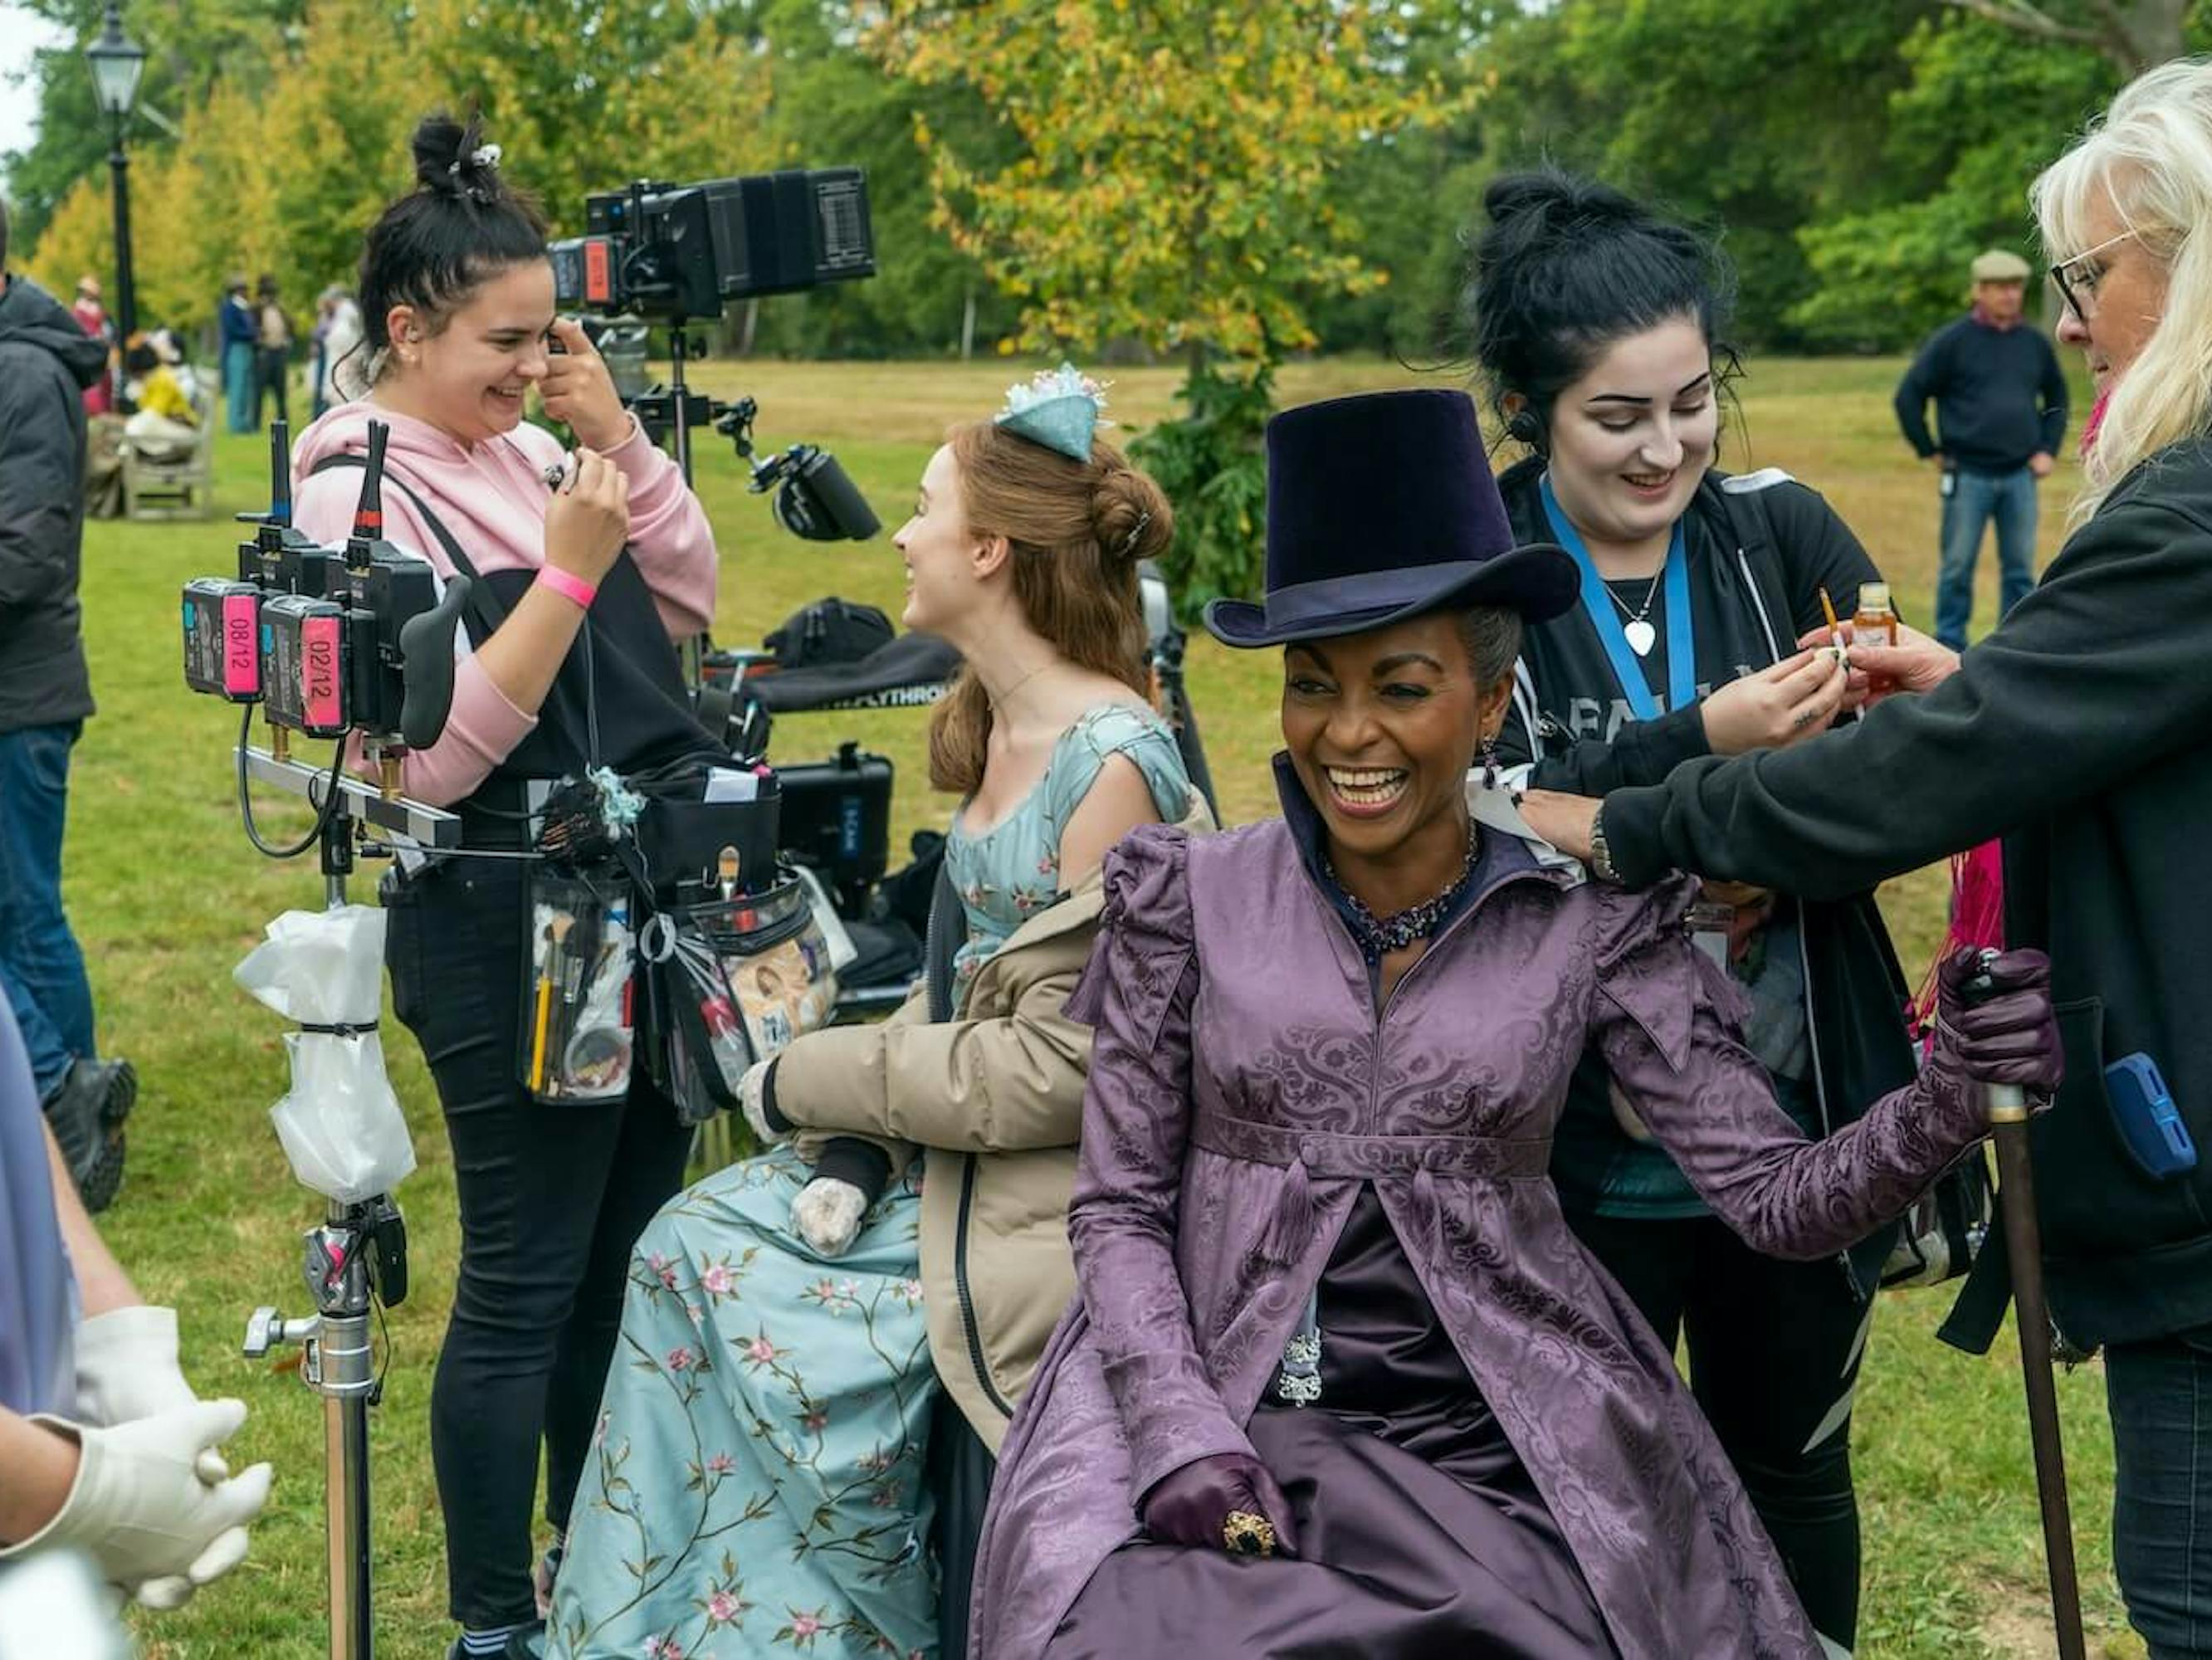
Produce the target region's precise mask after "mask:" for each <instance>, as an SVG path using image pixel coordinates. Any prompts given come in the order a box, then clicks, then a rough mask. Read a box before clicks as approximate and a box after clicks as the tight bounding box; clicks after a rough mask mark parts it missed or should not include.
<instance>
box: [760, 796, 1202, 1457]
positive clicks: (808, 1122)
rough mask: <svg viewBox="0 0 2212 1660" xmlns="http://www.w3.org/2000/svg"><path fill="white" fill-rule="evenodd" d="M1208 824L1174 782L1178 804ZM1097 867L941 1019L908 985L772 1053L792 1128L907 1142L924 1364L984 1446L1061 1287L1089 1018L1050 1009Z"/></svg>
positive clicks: (1067, 1262) (1080, 956)
mask: <svg viewBox="0 0 2212 1660" xmlns="http://www.w3.org/2000/svg"><path fill="white" fill-rule="evenodd" d="M1182 823H1183V825H1184V827H1185V828H1187V829H1188V830H1192V831H1194V832H1199V831H1204V830H1211V829H1212V828H1213V821H1212V816H1211V815H1210V814H1209V813H1208V812H1206V802H1205V799H1204V798H1203V797H1202V796H1200V794H1199V793H1198V792H1197V791H1196V790H1193V791H1191V793H1190V807H1189V810H1188V812H1186V814H1185V815H1184V817H1183V820H1182ZM1100 881H1101V877H1100V873H1097V872H1093V873H1091V878H1090V879H1089V880H1088V881H1086V882H1085V883H1084V884H1083V885H1081V886H1080V887H1079V888H1078V889H1076V890H1075V891H1074V892H1073V893H1071V894H1069V895H1068V896H1067V897H1066V898H1064V899H1061V900H1060V901H1059V902H1058V903H1055V904H1054V905H1052V906H1050V907H1048V908H1047V909H1044V910H1042V911H1039V912H1038V913H1037V914H1036V915H1034V916H1032V917H1031V918H1030V920H1029V921H1026V922H1024V924H1023V925H1022V926H1021V927H1019V928H1018V929H1016V930H1015V931H1014V933H1013V934H1012V936H1011V937H1010V938H1009V939H1007V940H1006V944H1005V945H1003V946H1000V947H999V949H998V950H997V951H996V952H993V953H992V954H991V956H989V957H988V958H986V959H984V962H983V964H982V965H981V967H980V968H979V969H978V970H976V972H975V977H974V978H973V979H972V980H970V981H969V984H968V988H967V991H966V994H964V995H963V997H962V999H961V1000H960V1002H959V1004H958V1005H957V1006H956V1007H955V1009H954V1010H953V1018H951V1020H949V1021H945V1022H941V1023H936V1024H933V1023H932V1022H931V1021H930V1019H929V1012H928V1011H929V1000H928V994H927V991H926V990H925V989H924V988H922V987H921V986H917V987H915V991H914V994H913V995H912V996H910V997H909V998H908V999H907V1000H906V1001H905V1002H904V1003H903V1004H902V1005H901V1006H900V1007H899V1009H898V1011H897V1012H896V1013H894V1014H893V1015H891V1017H890V1018H889V1019H887V1020H885V1021H884V1022H883V1023H882V1024H881V1025H871V1026H833V1027H830V1028H829V1029H828V1030H826V1031H817V1032H811V1033H809V1034H807V1035H806V1036H805V1037H802V1038H800V1039H799V1041H798V1042H797V1043H793V1045H792V1046H791V1047H790V1048H789V1049H786V1050H785V1051H784V1052H783V1055H781V1058H780V1059H779V1060H778V1061H776V1064H775V1106H776V1110H777V1111H778V1112H779V1113H780V1114H781V1115H782V1116H784V1117H785V1118H787V1119H788V1120H790V1121H791V1122H792V1123H793V1124H795V1125H797V1126H799V1130H800V1139H801V1141H802V1145H803V1144H804V1143H805V1141H806V1140H808V1139H809V1136H808V1133H809V1132H813V1133H821V1132H829V1133H832V1134H840V1133H842V1134H856V1135H866V1136H871V1137H873V1138H875V1139H876V1140H879V1141H890V1142H895V1143H896V1142H904V1143H908V1144H909V1145H908V1146H892V1147H891V1149H890V1152H891V1163H892V1168H893V1169H895V1170H896V1169H898V1168H901V1167H902V1165H903V1164H904V1163H905V1161H906V1159H907V1158H908V1157H910V1156H911V1152H912V1149H913V1147H914V1146H920V1147H921V1149H922V1150H923V1155H922V1156H923V1158H924V1161H925V1162H924V1164H923V1166H922V1186H921V1284H922V1308H923V1311H924V1313H925V1314H926V1315H927V1319H928V1323H929V1347H930V1355H931V1359H933V1362H934V1363H935V1365H936V1367H937V1375H938V1377H939V1378H940V1379H941V1380H942V1381H943V1383H944V1384H945V1389H947V1390H948V1391H949V1392H950V1393H951V1396H952V1398H953V1400H954V1401H955V1402H957V1403H958V1404H959V1407H960V1409H961V1410H962V1411H963V1412H964V1413H965V1414H967V1415H968V1421H969V1423H970V1424H972V1425H974V1426H975V1433H976V1434H977V1435H979V1436H981V1438H982V1439H983V1442H984V1444H985V1445H987V1446H988V1447H989V1448H990V1449H991V1450H992V1452H993V1453H994V1455H995V1454H996V1453H997V1451H998V1450H999V1443H1000V1440H1002V1439H1003V1438H1005V1436H1006V1426H1007V1425H1008V1424H1009V1423H1010V1422H1012V1419H1013V1414H1014V1408H1015V1405H1016V1404H1017V1403H1018V1402H1019V1401H1020V1400H1021V1397H1022V1391H1023V1390H1024V1389H1027V1388H1028V1387H1029V1381H1030V1374H1031V1373H1032V1372H1033V1371H1036V1363H1037V1359H1038V1357H1039V1356H1040V1355H1042V1353H1044V1346H1045V1342H1046V1341H1047V1340H1048V1338H1050V1337H1051V1335H1052V1329H1053V1327H1054V1325H1055V1324H1057V1323H1059V1320H1060V1315H1061V1314H1062V1313H1063V1312H1064V1311H1065V1310H1066V1307H1067V1304H1068V1302H1069V1299H1070V1298H1073V1296H1074V1294H1075V1265H1074V1262H1073V1258H1072V1257H1071V1256H1069V1254H1068V1249H1067V1201H1068V1198H1069V1195H1070V1194H1071V1193H1072V1191H1073V1188H1074V1185H1075V1147H1076V1140H1077V1137H1078V1134H1079V1131H1080V1129H1081V1128H1082V1123H1083V1090H1084V1083H1085V1079H1086V1078H1087V1076H1088V1074H1089V1072H1090V1067H1091V1028H1090V1027H1088V1026H1085V1025H1079V1023H1077V1022H1075V1021H1073V1020H1070V1019H1069V1018H1067V1017H1066V1015H1065V1014H1064V1013H1062V1012H1061V1011H1062V1009H1063V1008H1064V1007H1065V1006H1066V1002H1067V1000H1068V997H1069V995H1070V994H1072V993H1073V991H1074V989H1075V982H1077V981H1078V980H1079V979H1080V978H1081V977H1082V974H1083V968H1084V964H1085V963H1087V962H1088V961H1089V960H1090V958H1091V941H1092V939H1094V938H1095V937H1096V935H1097V932H1098V916H1099V912H1100V911H1101V910H1102V909H1103V907H1104V903H1105V897H1104V893H1103V889H1102V887H1101V885H1100Z"/></svg>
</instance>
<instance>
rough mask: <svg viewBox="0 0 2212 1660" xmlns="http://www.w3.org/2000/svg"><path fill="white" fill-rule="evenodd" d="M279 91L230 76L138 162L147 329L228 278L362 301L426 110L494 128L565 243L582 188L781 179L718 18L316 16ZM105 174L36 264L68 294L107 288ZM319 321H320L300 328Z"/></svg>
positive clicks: (753, 80)
mask: <svg viewBox="0 0 2212 1660" xmlns="http://www.w3.org/2000/svg"><path fill="white" fill-rule="evenodd" d="M277 52H278V56H277V59H276V63H275V64H274V66H273V68H272V69H271V70H270V72H268V73H265V74H264V73H256V74H253V75H250V76H247V75H240V76H233V77H228V78H223V79H219V80H217V81H216V82H214V84H213V85H212V87H211V88H210V90H209V91H208V93H207V94H206V95H205V96H204V98H203V99H202V100H200V101H199V102H198V103H197V105H195V106H192V107H191V108H190V109H188V110H187V111H186V112H185V117H184V119H183V121H182V122H181V123H180V137H179V138H178V139H177V140H176V141H175V142H174V143H170V144H167V145H165V146H155V145H150V144H149V145H146V146H144V147H143V148H141V149H138V150H137V151H135V152H134V159H133V161H132V165H131V218H132V255H133V258H132V269H133V271H134V274H135V276H136V278H137V289H138V299H139V303H138V311H139V316H140V319H141V320H142V321H143V322H144V323H146V324H148V325H154V324H171V325H178V326H180V327H184V328H187V329H197V328H204V327H205V326H206V325H207V324H208V323H209V321H210V319H211V317H212V315H213V313H214V310H215V306H216V300H217V298H218V297H219V295H220V294H221V292H222V283H223V279H224V278H225V277H226V276H228V274H230V273H232V272H243V273H245V274H246V276H247V277H249V278H258V277H260V276H262V275H263V274H264V273H265V274H268V275H270V276H274V277H276V279H277V280H278V283H279V284H280V286H281V288H282V289H283V293H284V295H285V296H286V301H287V303H288V304H289V305H290V306H291V307H294V308H295V315H296V314H299V313H307V312H308V311H309V310H311V308H312V306H313V296H314V295H315V294H316V293H317V292H318V291H319V289H321V288H322V287H323V286H324V285H325V284H326V283H333V282H336V283H344V284H346V285H348V286H351V284H352V283H353V280H354V274H355V271H356V265H357V263H358V261H359V258H360V255H361V244H362V233H363V232H364V231H366V230H367V228H368V226H369V225H370V223H371V222H374V219H375V217H376V216H377V214H378V213H379V211H380V210H381V209H382V207H383V205H384V204H385V203H386V201H388V200H390V199H391V198H392V197H393V196H394V195H396V194H398V192H401V191H403V190H404V189H406V188H407V186H408V185H409V184H410V183H411V181H412V178H413V171H412V166H411V162H410V158H409V155H408V151H407V138H408V134H409V133H410V131H411V130H412V128H413V126H414V124H415V122H416V119H418V118H419V117H421V116H422V114H423V113H424V112H427V111H428V110H431V109H434V108H438V107H441V106H442V107H446V108H450V109H456V110H458V109H461V108H464V107H466V106H471V105H475V106H481V108H482V109H483V112H484V115H485V119H486V122H487V124H488V125H489V127H490V128H491V129H492V131H493V132H494V135H495V137H496V138H497V139H498V140H499V142H500V143H501V147H502V149H503V150H504V152H505V163H504V165H505V166H506V167H507V170H508V172H509V173H510V174H511V175H512V176H513V179H515V181H516V182H517V183H518V184H519V185H521V186H523V187H524V188H526V189H530V190H533V191H535V192H538V195H539V196H540V197H541V198H542V199H543V200H544V205H545V208H546V211H547V213H548V215H549V216H550V218H551V220H552V222H553V223H554V224H555V226H556V230H557V229H565V230H568V231H576V230H580V229H581V228H582V219H583V198H584V195H585V193H586V192H587V191H593V190H607V189H612V188H615V187H617V186H619V185H622V184H623V183H625V182H627V181H628V180H629V179H632V178H636V177H655V178H671V179H687V178H695V177H699V176H701V175H702V174H708V173H727V172H734V171H739V170H742V169H743V168H744V167H747V166H765V165H769V164H770V158H771V156H772V154H773V145H772V141H771V140H770V139H769V137H768V136H767V135H766V134H765V133H763V131H761V124H760V123H759V121H758V120H757V110H758V109H760V108H763V107H765V106H766V104H767V101H768V100H767V95H766V77H767V76H768V73H769V66H768V64H767V61H766V60H765V59H764V58H761V57H759V56H757V54H754V53H752V52H750V51H748V50H747V48H746V46H745V43H744V39H743V37H742V35H741V34H739V33H738V32H737V31H736V30H735V29H734V28H733V27H729V26H728V25H727V23H726V20H725V19H724V18H723V17H722V15H721V9H720V8H718V7H716V6H714V5H709V4H699V5H681V4H671V3H668V0H415V3H413V4H411V5H410V6H407V7H404V8H396V7H392V6H389V5H387V4H385V3H383V0H315V3H314V4H313V7H312V8H311V9H309V11H308V12H307V16H306V18H305V21H303V23H302V25H301V27H300V28H299V29H298V30H297V31H295V33H292V34H291V35H290V36H289V37H288V38H287V39H285V40H283V41H282V42H280V43H279V44H278V47H277ZM112 265H113V258H112V230H111V225H110V220H109V210H108V186H107V179H106V172H105V170H104V169H103V170H102V171H101V172H100V173H99V174H98V175H97V176H88V177H87V178H85V179H82V180H81V181H80V182H79V184H78V185H77V186H76V189H75V190H74V191H72V192H70V195H69V196H68V197H67V198H64V202H63V204H62V206H61V207H60V209H59V210H58V211H57V213H56V215H55V217H54V219H53V221H52V224H51V225H50V227H49V228H48V229H47V231H46V234H44V235H43V236H42V237H41V238H40V242H39V246H37V248H36V249H35V250H33V252H32V255H31V257H30V258H29V259H28V260H27V268H28V269H30V270H31V271H33V274H34V275H35V276H37V277H38V278H39V279H40V281H41V282H42V283H46V284H47V285H48V286H50V287H56V288H58V289H59V291H61V292H64V293H66V292H67V284H69V283H74V281H75V280H76V277H77V275H78V274H79V273H80V272H81V271H94V272H95V273H98V274H100V276H101V277H103V278H105V279H107V280H109V281H110V283H111V289H110V292H111V293H112V275H113V272H112ZM301 320H304V318H302V319H301Z"/></svg>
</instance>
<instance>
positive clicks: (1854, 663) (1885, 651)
mask: <svg viewBox="0 0 2212 1660" xmlns="http://www.w3.org/2000/svg"><path fill="white" fill-rule="evenodd" d="M1851 667H1852V669H1853V670H1854V671H1856V672H1860V673H1863V674H1864V675H1865V676H1866V678H1867V690H1866V699H1865V701H1866V705H1867V707H1868V708H1873V707H1874V705H1875V704H1876V703H1879V702H1881V700H1882V699H1883V698H1885V697H1893V696H1896V695H1897V694H1898V693H1899V692H1901V691H1933V690H1936V687H1938V686H1940V685H1942V684H1943V683H1944V682H1945V681H1946V680H1948V679H1949V678H1951V677H1952V676H1953V675H1954V674H1956V673H1957V672H1959V654H1958V653H1957V652H1955V651H1953V650H1952V649H1951V648H1950V647H1948V646H1946V645H1943V644H1942V643H1941V642H1937V641H1935V640H1931V639H1930V638H1929V636H1928V635H1924V634H1923V633H1921V632H1920V630H1919V629H1908V628H1906V627H1905V625H1904V624H1903V623H1899V624H1898V626H1897V643H1896V644H1895V645H1893V646H1888V645H1880V644H1877V643H1876V642H1874V641H1871V640H1869V641H1868V642H1866V643H1865V644H1863V645H1862V644H1859V643H1858V642H1853V643H1852V646H1851Z"/></svg>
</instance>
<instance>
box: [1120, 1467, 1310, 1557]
mask: <svg viewBox="0 0 2212 1660" xmlns="http://www.w3.org/2000/svg"><path fill="white" fill-rule="evenodd" d="M1139 1509H1140V1511H1141V1519H1142V1521H1143V1522H1144V1524H1145V1531H1146V1533H1148V1534H1150V1535H1152V1539H1153V1541H1155V1542H1156V1543H1158V1544H1163V1545H1198V1546H1202V1547H1204V1548H1207V1549H1209V1550H1227V1549H1228V1548H1229V1546H1228V1544H1227V1542H1226V1541H1225V1539H1224V1538H1223V1536H1222V1527H1223V1524H1224V1523H1226V1522H1227V1521H1228V1520H1229V1517H1230V1516H1231V1513H1232V1512H1234V1511H1249V1512H1250V1513H1251V1514H1253V1515H1255V1516H1261V1517H1266V1518H1267V1523H1268V1525H1269V1526H1271V1527H1272V1528H1273V1529H1274V1530H1275V1549H1274V1554H1276V1555H1278V1556H1296V1555H1297V1554H1298V1541H1297V1534H1296V1533H1295V1532H1294V1531H1293V1529H1291V1504H1290V1500H1289V1499H1285V1498H1284V1497H1283V1490H1282V1489H1281V1488H1280V1487H1277V1486H1276V1485H1275V1478H1274V1477H1273V1476H1272V1475H1268V1474H1267V1466H1266V1465H1265V1464H1262V1463H1261V1462H1260V1461H1259V1460H1258V1459H1257V1458H1255V1457H1254V1456H1251V1455H1250V1454H1249V1453H1243V1452H1223V1453H1216V1454H1215V1455H1214V1456H1212V1457H1211V1458H1200V1459H1195V1460H1194V1461H1193V1462H1190V1463H1188V1464H1185V1465H1184V1466H1183V1467H1182V1468H1181V1469H1177V1470H1170V1472H1169V1473H1168V1474H1167V1475H1164V1476H1162V1477H1161V1478H1160V1479H1159V1480H1158V1481H1155V1482H1154V1483H1152V1491H1151V1492H1150V1493H1146V1495H1145V1500H1144V1503H1143V1505H1141V1506H1140V1507H1139Z"/></svg>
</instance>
